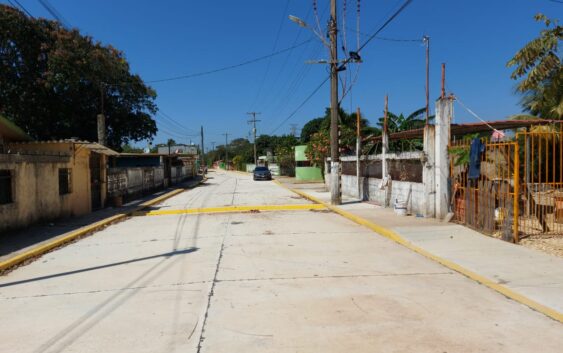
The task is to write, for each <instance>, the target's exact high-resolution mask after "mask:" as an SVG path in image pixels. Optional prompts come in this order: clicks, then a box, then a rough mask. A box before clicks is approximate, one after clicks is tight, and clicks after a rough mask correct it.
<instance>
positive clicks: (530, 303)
mask: <svg viewBox="0 0 563 353" xmlns="http://www.w3.org/2000/svg"><path fill="white" fill-rule="evenodd" d="M274 183H276V184H277V185H279V186H281V187H282V188H285V189H287V190H289V191H291V192H293V193H296V194H297V195H299V196H302V197H304V198H306V199H308V200H310V201H313V202H316V203H320V204H322V205H324V206H325V207H326V208H328V209H329V210H331V211H333V212H335V213H338V214H339V215H341V216H343V217H345V218H347V219H349V220H351V221H353V222H355V223H357V224H360V225H362V226H364V227H367V228H369V229H371V230H373V231H374V232H376V233H378V234H380V235H382V236H384V237H386V238H388V239H391V240H393V241H394V242H396V243H398V244H400V245H402V246H404V247H406V248H407V249H409V250H412V251H414V252H416V253H417V254H420V255H422V256H424V257H426V258H428V259H430V260H432V261H434V262H437V263H439V264H440V265H442V266H445V267H447V268H449V269H450V270H453V271H455V272H457V273H460V274H462V275H463V276H465V277H467V278H469V279H471V280H473V281H475V282H477V283H480V284H482V285H484V286H487V287H489V288H490V289H492V290H494V291H496V292H498V293H500V294H502V295H504V296H505V297H507V298H510V299H512V300H514V301H516V302H518V303H520V304H524V305H526V306H527V307H529V308H531V309H533V310H535V311H537V312H539V313H542V314H544V315H546V316H548V317H550V318H551V319H553V320H555V321H558V322H560V323H563V313H560V312H558V311H557V310H554V309H551V308H549V307H547V306H545V305H543V304H540V303H538V302H536V301H534V300H532V299H530V298H528V297H526V296H524V295H522V294H519V293H517V292H514V291H513V290H512V289H509V288H508V287H505V286H503V285H500V284H498V283H496V282H495V281H493V280H490V279H489V278H487V277H485V276H483V275H480V274H478V273H475V272H473V271H471V270H468V269H466V268H465V267H463V266H460V265H458V264H456V263H455V262H453V261H450V260H447V259H444V258H442V257H439V256H437V255H434V254H432V253H430V252H429V251H427V250H424V249H422V248H421V247H418V246H416V245H414V244H413V243H411V242H410V241H408V240H406V239H405V238H403V237H401V236H400V235H399V234H398V233H396V232H394V231H393V230H391V229H389V228H385V227H383V226H381V225H378V224H375V223H373V222H371V221H368V220H367V219H365V218H362V217H359V216H356V215H354V214H352V213H350V212H347V211H344V210H342V209H340V208H339V207H336V206H333V205H331V204H328V203H326V202H323V201H321V200H319V199H317V198H316V197H314V196H311V195H309V194H306V193H304V192H302V191H299V190H295V189H292V188H290V187H287V186H285V185H283V184H282V183H280V182H279V181H277V180H274Z"/></svg>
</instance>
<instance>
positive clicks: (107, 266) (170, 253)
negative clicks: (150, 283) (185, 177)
mask: <svg viewBox="0 0 563 353" xmlns="http://www.w3.org/2000/svg"><path fill="white" fill-rule="evenodd" d="M197 250H198V248H188V249H183V250H176V251H171V252H167V253H163V254H158V255H153V256H146V257H140V258H137V259H131V260H126V261H120V262H114V263H111V264H105V265H100V266H94V267H88V268H82V269H80V270H74V271H68V272H61V273H56V274H52V275H48V276H41V277H35V278H29V279H24V280H21V281H14V282H8V283H2V284H0V288H4V287H11V286H17V285H18V284H24V283H30V282H36V281H43V280H46V279H51V278H57V277H63V276H69V275H75V274H78V273H83V272H89V271H95V270H101V269H103V268H109V267H115V266H121V265H126V264H130V263H134V262H139V261H146V260H151V259H156V258H160V257H165V258H169V257H172V256H176V255H183V254H189V253H192V252H194V251H197Z"/></svg>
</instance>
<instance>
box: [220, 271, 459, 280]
mask: <svg viewBox="0 0 563 353" xmlns="http://www.w3.org/2000/svg"><path fill="white" fill-rule="evenodd" d="M453 274H454V272H452V271H447V272H413V273H377V274H353V275H312V276H294V277H262V278H237V279H219V280H217V281H216V282H218V283H222V282H225V283H229V282H261V281H265V282H267V281H292V280H309V279H350V278H370V277H417V276H420V277H424V276H443V275H453Z"/></svg>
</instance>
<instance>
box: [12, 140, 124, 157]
mask: <svg viewBox="0 0 563 353" xmlns="http://www.w3.org/2000/svg"><path fill="white" fill-rule="evenodd" d="M49 144H75V145H80V146H81V147H82V148H87V149H89V150H91V151H94V152H96V153H100V154H105V155H108V156H117V155H119V153H118V152H116V151H114V150H112V149H111V148H109V147H106V146H103V145H100V144H99V143H97V142H90V141H85V140H75V139H65V140H46V141H29V142H15V143H10V145H11V146H16V147H17V146H18V145H49Z"/></svg>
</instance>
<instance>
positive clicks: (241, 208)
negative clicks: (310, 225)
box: [133, 204, 326, 216]
mask: <svg viewBox="0 0 563 353" xmlns="http://www.w3.org/2000/svg"><path fill="white" fill-rule="evenodd" d="M324 209H326V207H325V206H324V205H321V204H306V205H257V206H226V207H204V208H189V209H183V210H159V211H144V212H143V211H140V212H134V213H133V216H163V215H178V214H201V213H229V212H250V211H309V210H324Z"/></svg>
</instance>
